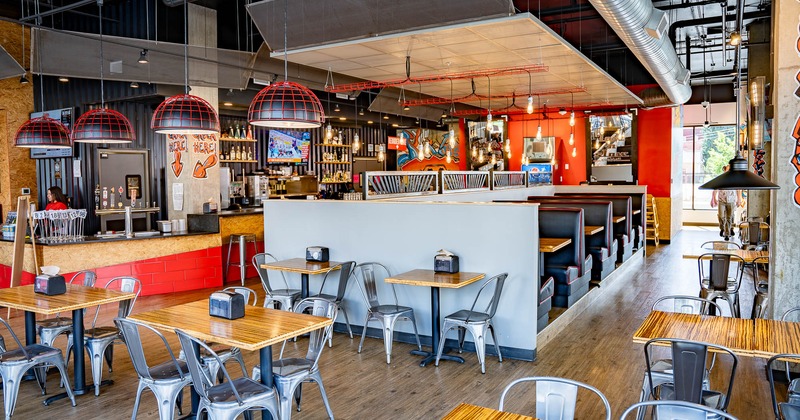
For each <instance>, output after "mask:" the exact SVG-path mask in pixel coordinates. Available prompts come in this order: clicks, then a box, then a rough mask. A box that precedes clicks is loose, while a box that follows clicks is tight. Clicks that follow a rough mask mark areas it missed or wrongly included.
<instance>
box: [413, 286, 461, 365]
mask: <svg viewBox="0 0 800 420" xmlns="http://www.w3.org/2000/svg"><path fill="white" fill-rule="evenodd" d="M440 323H441V316H440V315H439V288H438V287H431V351H423V350H411V354H413V355H416V356H424V357H425V358H424V359H422V361H421V362H419V365H420V366H422V367H425V366H427V365H428V364H429V363H432V362H435V361H436V351H437V350H439V336H440V335H441V330H440V328H439V325H440ZM447 351H448V349H444V351H443V352H442V355H441V356H440V357H439V360H450V361H453V362H459V363H464V359H463V358H461V357H459V356H451V355H448V354H444V353H446V352H447Z"/></svg>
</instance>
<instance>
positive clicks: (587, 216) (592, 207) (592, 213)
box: [528, 197, 614, 250]
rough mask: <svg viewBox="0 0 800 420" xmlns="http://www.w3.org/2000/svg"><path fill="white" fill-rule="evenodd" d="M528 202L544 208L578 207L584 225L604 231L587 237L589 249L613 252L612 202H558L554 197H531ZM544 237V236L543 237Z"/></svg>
mask: <svg viewBox="0 0 800 420" xmlns="http://www.w3.org/2000/svg"><path fill="white" fill-rule="evenodd" d="M528 202H531V203H539V209H542V208H545V207H547V208H554V207H555V208H560V207H576V208H579V209H583V223H584V224H585V225H587V226H602V227H603V231H602V232H600V233H597V234H595V235H589V236H586V237H585V240H586V242H585V243H586V246H587V247H603V248H607V249H609V250H611V248H612V246H611V245H612V244H613V242H614V223H613V222H612V221H611V215H612V214H613V213H612V204H611V202H610V201H607V202H603V201H589V200H586V201H573V200H570V201H566V200H565V201H556V200H552V197H550V198H545V197H529V199H528ZM542 236H544V235H542Z"/></svg>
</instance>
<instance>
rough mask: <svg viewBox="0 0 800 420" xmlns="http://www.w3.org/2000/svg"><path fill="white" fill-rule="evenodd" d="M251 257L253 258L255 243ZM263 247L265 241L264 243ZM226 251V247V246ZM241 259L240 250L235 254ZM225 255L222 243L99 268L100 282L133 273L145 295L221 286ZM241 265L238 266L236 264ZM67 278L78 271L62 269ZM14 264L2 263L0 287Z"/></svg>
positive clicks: (27, 280)
mask: <svg viewBox="0 0 800 420" xmlns="http://www.w3.org/2000/svg"><path fill="white" fill-rule="evenodd" d="M250 248H251V249H250V250H249V252H248V257H249V258H252V255H253V251H252V246H251V247H250ZM261 249H263V244H261ZM225 251H226V253H227V247H226V249H225ZM235 258H236V259H238V253H237V254H236V256H235ZM223 267H224V265H223V256H222V250H221V248H220V247H214V248H207V249H201V250H197V251H190V252H184V253H180V254H174V255H167V256H163V257H158V258H150V259H146V260H141V261H134V262H130V263H126V264H117V265H111V266H107V267H100V268H96V269H94V270H93V271H95V272H96V273H97V285H105V284H106V283H107V282H108V281H109V280H111V279H112V278H114V277H119V276H133V277H136V278H138V279H139V280H140V281H141V282H142V295H143V296H147V295H157V294H162V293H172V292H182V291H185V290H195V289H203V288H207V287H220V286H222V272H223ZM236 268H238V267H236ZM234 269H235V268H234V267H232V268H231V270H230V271H231V279H235V280H236V281H238V280H239V273H238V271H235V270H234ZM61 274H62V275H63V276H64V278H65V279H67V281H69V279H71V278H72V276H73V275H74V274H75V273H61ZM250 276H257V274H256V272H255V270H254V269H252V272H251V271H248V277H250ZM34 278H35V276H34V275H33V273H28V272H23V273H22V284H23V285H25V284H32V283H33V281H34ZM10 282H11V267H9V266H7V265H1V264H0V287H9V285H10Z"/></svg>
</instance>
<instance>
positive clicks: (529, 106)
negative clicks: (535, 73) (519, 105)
mask: <svg viewBox="0 0 800 420" xmlns="http://www.w3.org/2000/svg"><path fill="white" fill-rule="evenodd" d="M525 110H526V111H528V114H533V96H528V107H527V108H526V109H525Z"/></svg>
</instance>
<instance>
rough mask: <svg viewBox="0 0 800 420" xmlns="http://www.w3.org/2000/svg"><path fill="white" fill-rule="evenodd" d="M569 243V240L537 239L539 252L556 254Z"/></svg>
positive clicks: (570, 240) (570, 241)
mask: <svg viewBox="0 0 800 420" xmlns="http://www.w3.org/2000/svg"><path fill="white" fill-rule="evenodd" d="M571 243H572V239H570V238H539V252H556V251H558V250H559V249H561V248H564V247H565V246H567V245H569V244H571Z"/></svg>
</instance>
